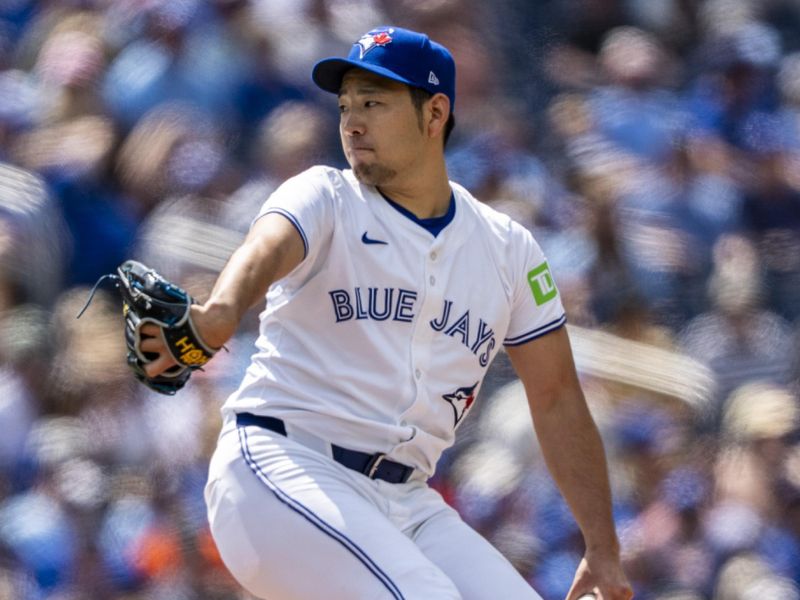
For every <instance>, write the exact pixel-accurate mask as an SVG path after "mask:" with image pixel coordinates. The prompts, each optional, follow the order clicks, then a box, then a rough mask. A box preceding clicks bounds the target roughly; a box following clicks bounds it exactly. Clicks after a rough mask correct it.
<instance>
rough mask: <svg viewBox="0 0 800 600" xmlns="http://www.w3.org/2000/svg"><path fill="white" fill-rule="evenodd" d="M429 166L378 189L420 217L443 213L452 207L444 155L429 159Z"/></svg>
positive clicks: (428, 217)
mask: <svg viewBox="0 0 800 600" xmlns="http://www.w3.org/2000/svg"><path fill="white" fill-rule="evenodd" d="M437 163H438V164H437ZM426 167H427V168H425V169H423V172H421V173H418V174H416V175H415V176H413V177H396V178H395V180H393V181H390V182H388V183H387V184H385V185H380V186H378V189H379V190H380V191H381V193H382V194H384V195H385V196H387V197H389V198H391V199H392V201H393V202H396V203H397V204H399V205H400V206H402V207H403V208H405V209H406V210H408V211H410V212H412V213H413V214H414V215H415V216H416V217H417V218H419V219H430V218H433V217H441V216H442V215H444V214H446V213H447V209H448V208H449V207H450V194H451V191H452V190H451V189H450V181H449V180H448V178H447V169H446V168H445V163H444V158H442V160H441V161H432V162H429V163H428V164H427V165H426Z"/></svg>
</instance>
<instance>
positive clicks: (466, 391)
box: [442, 381, 478, 427]
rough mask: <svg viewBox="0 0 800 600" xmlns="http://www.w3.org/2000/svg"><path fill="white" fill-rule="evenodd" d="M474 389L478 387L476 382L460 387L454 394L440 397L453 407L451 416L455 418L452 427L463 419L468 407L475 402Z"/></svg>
mask: <svg viewBox="0 0 800 600" xmlns="http://www.w3.org/2000/svg"><path fill="white" fill-rule="evenodd" d="M476 387H478V382H477V381H476V382H475V383H474V384H472V385H471V386H469V387H460V388H458V389H457V390H456V391H455V392H451V393H449V394H445V395H444V396H442V398H444V399H445V400H447V401H448V402H449V403H450V405H451V406H452V407H453V416H454V418H455V422H454V423H453V427H456V426H457V425H458V423H459V421H461V419H462V418H464V415H465V414H466V413H467V411H468V410H469V407H470V406H472V403H473V402H475V388H476Z"/></svg>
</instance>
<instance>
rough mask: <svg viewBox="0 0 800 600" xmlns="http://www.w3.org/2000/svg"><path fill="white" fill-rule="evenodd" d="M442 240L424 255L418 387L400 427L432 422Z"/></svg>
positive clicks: (416, 345) (415, 366) (414, 340)
mask: <svg viewBox="0 0 800 600" xmlns="http://www.w3.org/2000/svg"><path fill="white" fill-rule="evenodd" d="M442 237H444V236H443V235H440V236H439V237H437V238H436V239H434V240H432V243H431V244H430V246H429V247H428V248H427V250H426V252H425V253H424V254H423V255H422V257H421V258H422V260H424V269H423V279H422V282H421V285H420V289H421V290H422V298H421V302H420V309H419V313H418V315H417V319H416V322H415V323H414V330H413V333H412V335H411V353H410V355H411V369H412V376H413V380H414V384H415V386H416V393H415V400H414V403H413V404H412V405H411V406H409V407H408V408H407V409H406V410H405V411H404V412H403V413H402V414H401V415H400V419H401V421H400V425H403V426H406V425H411V426H414V424H415V423H424V422H427V421H428V420H430V415H429V414H428V413H429V410H430V406H429V403H430V390H429V388H428V371H429V370H430V368H431V366H432V365H433V364H434V362H435V361H434V357H433V355H432V351H431V350H432V346H433V337H434V334H435V331H434V330H433V328H431V326H430V322H431V320H433V319H435V318H436V315H437V314H438V312H439V310H440V309H441V306H442V303H443V301H444V289H443V288H444V286H443V285H442V283H443V278H441V277H440V273H441V263H442V258H441V256H440V254H441V248H442Z"/></svg>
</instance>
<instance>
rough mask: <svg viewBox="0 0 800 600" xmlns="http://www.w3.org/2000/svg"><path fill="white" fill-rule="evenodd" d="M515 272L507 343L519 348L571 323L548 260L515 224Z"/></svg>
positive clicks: (531, 237)
mask: <svg viewBox="0 0 800 600" xmlns="http://www.w3.org/2000/svg"><path fill="white" fill-rule="evenodd" d="M513 225H514V226H513V227H512V240H513V241H512V246H513V256H514V260H513V261H511V264H512V265H513V268H514V272H513V273H511V281H512V289H511V319H510V322H509V327H508V333H507V335H506V338H505V339H504V340H503V343H504V344H505V345H506V346H519V345H521V344H524V343H526V342H530V341H531V340H535V339H536V338H538V337H541V336H543V335H545V334H546V333H550V332H551V331H554V330H556V329H558V328H559V327H562V326H563V325H564V323H566V322H567V317H566V314H565V313H564V306H563V305H562V304H561V296H560V294H559V292H558V288H557V287H556V283H555V280H554V279H553V274H552V273H551V272H550V266H549V265H548V264H547V259H546V258H545V256H544V253H543V252H542V249H541V248H540V247H539V244H537V243H536V240H534V239H533V236H532V235H531V233H530V232H529V231H528V230H527V229H525V228H524V227H522V226H520V225H517V224H516V223H514V224H513Z"/></svg>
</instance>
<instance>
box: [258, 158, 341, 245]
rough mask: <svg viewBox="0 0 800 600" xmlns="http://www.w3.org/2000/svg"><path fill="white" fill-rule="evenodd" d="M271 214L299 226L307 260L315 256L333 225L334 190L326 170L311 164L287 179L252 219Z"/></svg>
mask: <svg viewBox="0 0 800 600" xmlns="http://www.w3.org/2000/svg"><path fill="white" fill-rule="evenodd" d="M271 213H277V214H279V215H282V216H284V217H285V218H286V219H288V220H289V221H290V222H291V223H292V225H294V227H295V229H297V232H298V233H299V234H300V237H301V238H302V240H303V251H304V252H303V260H304V261H305V260H306V259H307V258H309V257H313V256H316V255H317V253H318V252H319V249H320V248H321V247H322V246H323V245H324V243H325V242H326V241H327V240H328V239H329V238H330V235H331V233H332V231H333V226H334V210H333V202H332V190H331V187H330V180H329V179H328V177H327V174H326V173H325V170H324V169H323V168H320V167H312V168H311V169H308V170H307V171H304V172H302V173H300V174H299V175H296V176H294V177H292V178H290V179H287V180H286V181H285V182H284V183H283V184H282V185H281V186H280V187H278V189H276V190H275V191H274V192H273V193H272V194H271V195H270V197H269V198H268V199H267V201H266V202H265V203H264V205H263V206H262V207H261V210H260V211H259V213H258V215H257V216H256V218H255V219H254V220H253V222H254V223H255V222H256V221H257V220H258V219H260V218H261V217H263V216H264V215H268V214H271Z"/></svg>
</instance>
